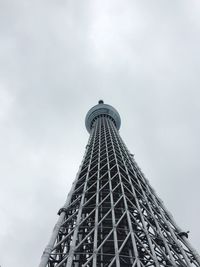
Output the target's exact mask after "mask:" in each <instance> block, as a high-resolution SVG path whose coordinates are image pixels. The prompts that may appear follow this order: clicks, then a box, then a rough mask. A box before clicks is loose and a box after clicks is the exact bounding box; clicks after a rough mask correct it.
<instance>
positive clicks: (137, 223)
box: [39, 101, 200, 267]
mask: <svg viewBox="0 0 200 267" xmlns="http://www.w3.org/2000/svg"><path fill="white" fill-rule="evenodd" d="M86 127H87V129H88V131H89V133H90V137H89V141H88V144H87V146H86V152H85V155H84V159H83V161H82V164H81V166H80V169H79V172H78V175H77V178H76V180H75V182H74V183H73V186H72V189H71V192H70V193H69V195H68V198H67V201H66V203H65V205H64V207H63V208H61V209H60V210H59V212H58V214H59V219H58V222H57V224H56V225H55V227H54V230H53V234H52V237H51V239H50V242H49V244H48V246H47V247H46V249H45V251H44V253H43V255H42V259H41V263H40V265H39V267H47V266H48V267H72V266H73V267H90V266H93V267H96V266H97V267H106V266H108V267H111V266H112V267H114V266H116V267H129V266H130V267H147V266H148V267H151V266H156V267H158V266H163V267H164V266H165V267H167V266H176V267H179V266H180V267H189V266H191V267H192V266H200V257H199V255H198V254H197V252H196V251H195V250H194V249H193V248H192V247H191V245H190V244H189V243H188V241H187V233H186V232H183V231H182V230H181V229H180V228H179V227H178V226H177V225H176V223H175V222H174V220H173V218H172V216H171V214H170V213H169V212H168V211H167V210H166V208H165V207H164V205H163V202H162V201H161V200H160V199H159V198H158V196H157V195H156V193H155V191H154V190H153V189H152V187H151V186H150V184H149V182H148V180H147V179H146V178H145V176H144V174H143V173H142V172H141V170H140V168H139V167H138V165H137V163H136V162H135V160H134V157H133V155H132V154H130V152H129V151H128V149H127V147H126V145H125V144H124V142H123V140H122V139H121V137H120V135H119V132H118V130H119V128H120V116H119V114H118V112H117V111H116V110H115V109H114V108H113V107H111V106H109V105H106V104H104V103H103V101H99V104H98V105H96V106H94V107H93V108H92V109H91V110H90V111H89V112H88V114H87V116H86Z"/></svg>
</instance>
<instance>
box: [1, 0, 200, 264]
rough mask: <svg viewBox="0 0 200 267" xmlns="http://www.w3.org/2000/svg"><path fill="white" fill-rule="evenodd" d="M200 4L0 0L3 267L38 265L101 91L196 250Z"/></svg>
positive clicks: (192, 0) (199, 241)
mask: <svg viewBox="0 0 200 267" xmlns="http://www.w3.org/2000/svg"><path fill="white" fill-rule="evenodd" d="M199 14H200V2H199V1H198V0H188V1H185V0H173V1H160V0H157V1H153V0H152V1H143V0H140V1H133V0H130V1H129V0H91V1H88V0H85V1H82V0H57V1H53V0H29V1H27V0H17V1H16V0H0V179H1V182H0V265H1V266H2V267H13V266H14V267H27V266H28V267H35V266H38V264H39V261H40V257H41V254H42V252H43V250H44V247H45V246H46V244H47V242H48V240H49V238H50V235H51V232H52V229H53V227H54V225H55V223H56V221H57V218H58V216H57V211H58V209H59V208H60V207H62V205H63V204H64V202H65V199H66V197H67V193H68V192H69V190H70V188H71V184H72V181H73V180H74V179H75V175H76V172H77V171H78V167H79V165H80V162H81V160H82V156H83V153H84V150H85V146H86V144H87V141H88V133H87V132H86V129H85V126H84V119H85V115H86V113H87V111H88V110H89V108H91V107H92V106H93V105H95V104H96V103H97V101H98V100H99V99H101V98H102V99H104V101H105V102H106V103H108V104H111V105H113V106H114V107H115V108H116V109H117V110H118V111H119V113H120V115H121V119H122V126H121V129H120V134H121V136H122V138H123V139H124V141H125V143H126V144H127V146H128V148H129V150H130V151H131V152H132V153H134V154H135V159H136V161H137V162H138V164H139V165H140V167H141V168H142V170H143V172H144V173H145V174H146V177H147V178H148V179H149V181H150V183H151V185H152V186H153V187H154V188H155V190H156V192H157V194H158V195H159V196H160V198H161V199H162V200H163V201H164V203H165V205H166V206H167V207H168V209H169V210H170V211H171V213H172V214H173V216H174V218H175V220H176V221H177V223H178V224H179V225H180V226H181V227H182V228H183V229H184V230H190V235H189V240H190V241H191V243H192V245H193V246H194V247H195V248H196V249H197V250H198V251H200V238H199V236H200V227H199V224H200V223H199V219H200V212H199V204H200V194H199V191H200V164H199V151H200V122H199V114H200V90H199V89H200V52H199V49H200V16H199Z"/></svg>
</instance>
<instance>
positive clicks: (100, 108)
mask: <svg viewBox="0 0 200 267" xmlns="http://www.w3.org/2000/svg"><path fill="white" fill-rule="evenodd" d="M100 115H107V116H109V117H111V118H112V119H113V120H114V122H115V125H116V128H117V129H118V130H119V128H120V125H121V118H120V115H119V113H118V112H117V110H116V109H115V108H113V107H112V106H110V105H107V104H104V102H103V100H99V103H98V105H96V106H94V107H92V108H91V109H90V110H89V111H88V113H87V115H86V118H85V126H86V129H87V130H88V132H89V133H90V131H91V128H92V123H93V121H94V120H95V118H96V117H98V116H100Z"/></svg>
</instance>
